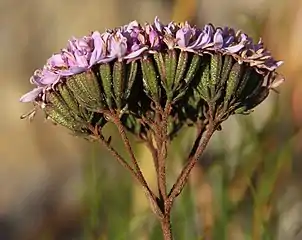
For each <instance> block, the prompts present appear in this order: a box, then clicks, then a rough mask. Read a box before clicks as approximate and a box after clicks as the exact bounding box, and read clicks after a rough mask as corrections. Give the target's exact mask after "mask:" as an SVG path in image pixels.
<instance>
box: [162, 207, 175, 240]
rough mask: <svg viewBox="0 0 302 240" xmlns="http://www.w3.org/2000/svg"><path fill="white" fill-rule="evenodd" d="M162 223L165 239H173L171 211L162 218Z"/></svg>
mask: <svg viewBox="0 0 302 240" xmlns="http://www.w3.org/2000/svg"><path fill="white" fill-rule="evenodd" d="M160 224H161V229H162V232H163V237H164V240H173V236H172V227H171V221H170V213H169V214H167V215H165V217H164V218H162V219H161V223H160Z"/></svg>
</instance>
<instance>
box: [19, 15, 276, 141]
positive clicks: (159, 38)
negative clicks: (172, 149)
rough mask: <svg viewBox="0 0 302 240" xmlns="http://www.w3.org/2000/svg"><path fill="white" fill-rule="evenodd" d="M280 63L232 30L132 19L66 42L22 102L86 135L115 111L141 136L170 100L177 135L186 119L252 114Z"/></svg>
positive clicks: (34, 78) (172, 126)
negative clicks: (143, 21) (158, 111)
mask: <svg viewBox="0 0 302 240" xmlns="http://www.w3.org/2000/svg"><path fill="white" fill-rule="evenodd" d="M281 64H282V61H277V60H275V59H274V58H273V57H272V56H271V53H270V52H269V51H268V50H267V49H266V48H265V47H264V45H263V43H262V41H261V40H260V41H259V42H258V43H254V42H253V41H252V39H251V38H250V37H248V36H247V35H246V34H245V33H243V32H241V31H237V32H236V31H235V30H234V29H232V28H228V27H225V28H220V27H217V28H215V27H214V26H213V25H211V24H208V25H205V26H204V27H203V28H197V27H196V26H191V25H190V24H189V23H187V22H185V23H179V24H178V23H174V22H171V23H169V24H167V25H164V24H162V23H161V22H160V21H159V19H158V18H155V21H154V23H152V24H149V23H146V24H145V25H141V24H139V23H138V22H137V21H133V22H131V23H129V24H128V25H125V26H122V27H119V28H116V29H113V30H107V31H106V32H104V33H102V34H101V33H99V32H97V31H95V32H92V33H91V34H90V35H89V36H84V37H82V38H72V39H71V40H69V41H68V45H67V47H66V48H64V49H62V50H61V51H60V52H59V53H56V54H54V55H53V56H51V57H50V58H49V59H48V60H47V62H46V64H45V66H44V67H43V68H42V69H38V70H36V71H35V73H34V75H33V76H32V77H31V79H30V82H31V83H32V84H34V85H36V87H35V88H34V89H33V90H32V91H30V92H29V93H27V94H25V95H24V96H22V97H21V99H20V101H21V102H33V103H34V105H35V110H36V109H37V108H41V109H43V111H44V112H45V113H46V115H47V117H48V118H50V119H52V120H53V122H55V123H58V124H61V125H63V126H65V127H67V128H69V129H71V130H72V131H73V132H75V133H81V134H85V135H88V136H89V135H90V134H91V127H90V126H93V127H99V128H101V127H103V126H104V125H105V123H106V122H107V121H109V119H108V117H106V112H115V113H118V114H119V116H120V118H121V120H122V122H123V124H124V126H125V127H126V128H127V129H128V130H129V131H131V132H132V133H134V134H136V135H137V136H139V137H142V138H144V136H145V135H146V134H147V132H148V131H150V126H148V124H146V122H148V121H151V122H152V120H153V119H154V118H155V115H156V114H155V109H158V108H162V109H164V108H165V107H167V106H169V107H170V108H171V114H170V116H169V123H170V124H169V129H168V133H169V134H170V137H171V138H172V137H173V136H174V135H175V134H176V133H177V131H178V130H179V129H180V128H181V127H182V126H183V125H184V124H185V123H186V124H187V123H191V124H195V123H197V122H203V123H205V124H206V123H207V122H208V118H212V119H216V122H217V123H220V122H222V121H224V120H225V119H226V118H227V117H228V116H230V115H232V114H236V113H249V112H250V110H251V109H253V108H254V107H255V106H257V105H258V104H260V103H261V102H262V101H263V100H264V99H265V98H266V97H267V96H268V94H269V90H270V89H271V88H272V87H275V86H277V85H278V83H279V82H282V81H279V80H276V79H278V77H279V75H278V74H277V73H276V69H277V68H278V67H279V66H280V65H281ZM34 112H35V111H34ZM34 112H33V113H34ZM144 120H147V121H144Z"/></svg>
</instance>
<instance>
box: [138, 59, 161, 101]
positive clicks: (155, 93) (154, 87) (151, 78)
mask: <svg viewBox="0 0 302 240" xmlns="http://www.w3.org/2000/svg"><path fill="white" fill-rule="evenodd" d="M141 63H142V71H143V81H144V85H145V88H146V90H147V92H148V93H149V94H150V96H151V98H152V99H153V100H154V101H156V102H159V101H160V89H159V85H158V80H157V77H156V70H155V67H154V65H153V62H152V60H151V59H149V58H146V59H142V60H141Z"/></svg>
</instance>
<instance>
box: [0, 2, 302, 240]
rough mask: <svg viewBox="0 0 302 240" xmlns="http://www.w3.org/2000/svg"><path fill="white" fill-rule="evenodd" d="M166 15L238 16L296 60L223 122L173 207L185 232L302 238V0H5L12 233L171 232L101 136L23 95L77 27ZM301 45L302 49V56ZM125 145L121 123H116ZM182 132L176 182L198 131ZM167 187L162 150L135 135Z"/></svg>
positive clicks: (2, 30) (4, 161) (3, 234)
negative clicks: (26, 117)
mask: <svg viewBox="0 0 302 240" xmlns="http://www.w3.org/2000/svg"><path fill="white" fill-rule="evenodd" d="M155 16H159V17H160V19H161V20H162V21H164V22H168V21H170V20H176V21H184V20H189V21H190V22H192V23H194V24H198V25H202V24H205V23H208V22H211V23H214V24H215V25H230V26H232V27H235V28H237V29H242V30H244V31H245V32H247V33H248V34H250V35H251V36H253V37H254V38H255V39H258V38H259V37H260V36H261V37H262V38H263V40H264V42H265V44H266V46H267V47H268V48H269V49H270V50H271V52H272V53H273V55H274V56H275V57H276V58H277V59H281V60H284V61H285V64H284V66H282V68H281V71H280V72H281V73H282V74H283V75H285V77H286V83H285V84H283V85H282V87H281V89H280V94H276V93H272V94H271V95H270V97H269V99H268V100H267V101H266V102H265V103H263V104H261V106H260V107H258V108H257V110H256V111H255V112H254V113H253V114H251V115H250V116H243V117H242V116H239V117H231V118H230V119H229V120H227V121H226V122H225V124H224V125H223V130H222V131H221V132H217V133H216V134H215V136H214V138H213V139H212V141H211V144H210V146H209V147H208V149H207V152H206V153H205V155H204V156H203V157H202V159H201V161H200V164H199V166H198V167H196V168H195V169H194V172H193V174H192V177H191V179H190V184H189V186H187V187H186V188H185V190H184V192H183V194H182V196H181V197H179V199H178V200H177V203H176V205H175V207H174V212H173V223H172V224H173V227H174V234H175V236H176V238H175V239H177V240H181V239H189V240H190V239H215V240H216V239H218V240H221V239H230V240H241V239H242V240H243V239H256V240H257V239H272V240H295V239H296V240H300V239H302V217H301V216H302V162H301V158H302V157H301V154H302V134H301V131H300V128H301V123H302V107H301V104H300V103H301V102H302V99H301V98H302V84H301V81H300V76H301V73H302V58H300V57H301V56H302V1H301V0H291V1H287V0H245V1H240V0H224V1H221V0H140V1H137V0H127V1H125V0H110V1H109V0H90V1H78V0H73V1H71V0H65V1H58V0H53V1H46V0H39V1H38V0H30V1H18V0H10V1H9V0H0V52H1V53H0V83H1V87H0V100H1V103H2V104H1V105H0V112H1V120H0V122H1V124H0V134H1V135H0V239H1V240H11V239H12V240H44V239H45V240H52V239H54V240H69V239H84V240H86V239H87V240H90V239H92V240H94V239H98V240H103V239H104V240H105V239H114V240H123V239H139V240H140V239H141V240H145V239H146V240H147V239H151V240H153V239H154V240H157V239H162V237H161V232H160V227H159V225H158V223H157V220H156V219H155V217H154V216H153V214H152V212H151V211H150V210H149V206H148V202H147V201H146V199H145V196H144V194H143V192H142V189H141V188H140V187H139V186H138V185H137V184H133V181H132V179H131V177H130V174H129V173H128V172H126V171H124V169H123V168H122V167H121V166H120V165H118V164H117V163H116V161H115V160H114V159H112V158H111V156H110V155H109V154H108V153H107V152H106V151H105V150H104V149H102V148H101V147H100V146H98V145H94V144H90V143H87V142H85V141H84V140H82V139H78V138H75V137H73V136H71V135H70V134H69V133H68V131H66V130H64V129H61V128H60V127H55V126H53V125H52V124H50V123H48V122H45V121H44V120H43V116H41V115H42V114H40V115H38V117H37V119H36V120H35V121H34V122H33V123H31V124H29V122H27V121H21V120H20V115H21V114H23V113H25V112H27V111H28V110H30V109H31V105H30V104H28V105H27V104H21V103H19V102H18V99H19V97H20V96H21V95H22V94H23V93H25V92H27V91H29V90H30V89H31V88H32V86H31V85H30V84H29V78H30V76H31V74H32V73H33V71H34V70H35V69H36V68H39V67H41V66H43V64H44V63H45V60H46V59H47V58H48V57H49V56H51V54H52V53H54V52H57V51H58V50H60V49H61V48H63V47H65V45H66V42H67V40H68V39H69V38H70V37H71V36H82V35H87V34H89V33H90V31H92V30H99V31H104V30H105V29H106V28H113V27H116V26H119V25H124V24H126V23H128V22H129V21H132V20H134V19H136V20H138V21H140V22H144V21H149V22H150V21H153V19H154V17H155ZM300 54H301V55H300ZM106 133H107V134H108V135H111V136H113V144H115V146H117V147H118V148H119V150H120V151H123V149H122V147H120V146H121V142H120V140H119V138H118V137H117V134H116V133H117V132H116V130H115V129H114V128H112V127H110V126H109V127H108V128H106ZM193 136H194V131H192V130H190V129H185V130H184V131H182V132H181V134H180V136H179V137H178V138H177V139H176V140H175V141H174V142H173V144H172V146H171V149H170V158H169V163H168V165H169V166H168V167H169V173H170V176H169V177H170V178H169V181H170V182H169V184H172V183H173V181H174V180H175V178H176V176H177V174H178V173H179V171H180V169H181V166H182V164H183V161H184V159H185V156H186V155H187V153H188V151H189V147H190V146H191V145H190V144H189V142H192V141H193ZM133 144H134V146H135V151H136V156H137V157H138V158H139V159H140V164H141V166H142V168H143V171H144V174H145V176H146V178H147V179H148V180H149V181H150V182H151V186H153V187H155V186H156V183H155V175H154V169H153V164H152V160H151V156H150V154H149V152H148V151H147V150H146V149H145V148H144V146H142V145H141V144H140V143H138V142H136V141H135V140H133Z"/></svg>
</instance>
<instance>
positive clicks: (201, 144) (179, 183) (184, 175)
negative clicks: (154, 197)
mask: <svg viewBox="0 0 302 240" xmlns="http://www.w3.org/2000/svg"><path fill="white" fill-rule="evenodd" d="M214 132H215V123H214V122H213V121H211V122H210V123H209V125H208V129H207V131H206V134H205V136H204V137H203V138H202V137H201V138H200V137H199V136H198V137H197V139H196V141H195V144H194V146H196V143H197V142H198V147H197V149H196V151H193V152H195V153H194V154H193V156H190V157H189V161H188V162H187V164H186V165H185V167H184V168H183V170H182V171H181V173H180V175H179V176H178V178H177V180H176V183H175V184H174V185H173V187H172V189H171V191H170V193H169V199H170V200H171V202H173V200H174V199H175V198H176V197H177V196H178V195H179V194H180V193H181V191H182V190H183V188H184V186H185V185H186V183H187V181H188V177H189V175H190V172H191V170H192V169H193V167H194V166H195V165H196V163H197V161H198V158H199V157H200V155H201V154H202V153H203V152H204V150H205V149H206V146H207V144H208V142H209V141H210V139H211V137H212V135H213V133H214ZM194 146H193V148H194Z"/></svg>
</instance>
